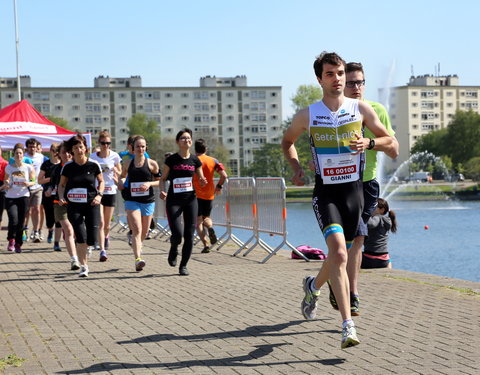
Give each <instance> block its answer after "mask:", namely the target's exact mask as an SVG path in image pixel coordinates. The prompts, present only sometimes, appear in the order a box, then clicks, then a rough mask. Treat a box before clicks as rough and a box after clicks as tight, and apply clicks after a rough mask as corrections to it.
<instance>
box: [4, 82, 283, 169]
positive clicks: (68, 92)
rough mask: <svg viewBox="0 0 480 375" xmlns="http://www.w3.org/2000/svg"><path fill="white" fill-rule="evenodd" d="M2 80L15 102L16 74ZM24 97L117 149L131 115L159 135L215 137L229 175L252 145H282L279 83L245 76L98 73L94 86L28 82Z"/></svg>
mask: <svg viewBox="0 0 480 375" xmlns="http://www.w3.org/2000/svg"><path fill="white" fill-rule="evenodd" d="M29 79H30V77H28V80H29ZM2 81H4V82H5V85H4V86H2V85H0V107H1V108H3V107H6V106H7V105H10V104H12V103H15V102H17V101H18V98H17V90H16V78H0V82H2ZM7 81H8V82H9V83H10V84H6V82H7ZM22 82H23V80H22ZM22 99H27V100H28V101H29V102H30V103H31V104H32V105H33V106H35V108H37V110H39V111H40V112H41V113H42V114H43V115H45V116H48V115H52V116H56V117H60V118H63V119H65V120H67V121H68V124H69V126H70V127H71V128H74V129H78V130H79V131H81V132H90V133H92V135H93V137H94V138H95V134H97V133H99V132H100V131H102V130H104V129H105V130H108V131H109V132H110V133H111V135H112V142H113V145H114V149H115V150H118V151H122V150H124V149H125V148H126V140H127V138H128V128H127V121H128V120H129V119H130V117H132V115H134V114H135V113H144V114H146V115H147V117H148V118H150V119H153V120H155V121H156V122H157V123H158V126H159V131H160V132H161V135H162V137H170V138H174V137H175V135H176V133H177V132H178V131H179V130H180V129H181V128H183V127H189V128H191V129H192V130H193V131H194V137H201V136H206V135H209V136H211V137H218V140H219V141H220V142H222V143H223V145H224V146H225V147H226V148H227V150H228V151H229V153H230V162H229V166H230V168H231V170H232V174H233V175H239V172H240V167H241V166H246V165H248V164H249V163H250V162H251V161H252V160H253V151H254V150H255V149H258V148H260V147H261V146H262V145H263V144H265V143H280V141H281V138H282V130H281V123H282V93H281V87H280V86H255V87H249V86H247V78H246V77H245V76H237V77H222V78H217V77H210V76H206V77H202V78H201V79H200V87H142V86H141V78H140V77H139V76H132V77H130V78H110V77H103V76H100V77H96V78H95V82H94V87H92V88H84V87H82V88H66V87H62V88H53V87H48V88H47V87H41V88H40V87H38V88H37V87H30V85H29V84H28V85H26V86H22Z"/></svg>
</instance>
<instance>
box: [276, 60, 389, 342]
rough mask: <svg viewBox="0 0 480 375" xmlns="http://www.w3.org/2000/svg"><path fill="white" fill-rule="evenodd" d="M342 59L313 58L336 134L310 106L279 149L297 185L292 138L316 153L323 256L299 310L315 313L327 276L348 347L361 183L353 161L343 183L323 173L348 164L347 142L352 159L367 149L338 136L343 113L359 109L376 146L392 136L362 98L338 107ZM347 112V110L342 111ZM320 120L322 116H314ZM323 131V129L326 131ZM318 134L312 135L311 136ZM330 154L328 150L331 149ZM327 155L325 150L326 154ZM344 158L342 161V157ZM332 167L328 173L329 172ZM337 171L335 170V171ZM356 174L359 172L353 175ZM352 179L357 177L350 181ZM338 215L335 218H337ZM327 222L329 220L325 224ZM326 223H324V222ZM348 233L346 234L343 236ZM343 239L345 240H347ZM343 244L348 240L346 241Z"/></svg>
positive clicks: (363, 141)
mask: <svg viewBox="0 0 480 375" xmlns="http://www.w3.org/2000/svg"><path fill="white" fill-rule="evenodd" d="M345 66H346V64H345V61H344V60H343V59H342V58H341V57H340V56H338V55H337V54H336V53H327V52H323V53H322V54H321V55H320V56H319V57H318V58H317V59H316V60H315V62H314V69H315V75H316V76H317V80H318V83H319V84H320V86H321V87H322V89H323V99H322V102H323V103H322V105H324V106H325V107H326V108H328V110H329V111H330V112H331V113H330V116H329V117H330V118H329V119H328V120H327V119H325V120H326V121H327V122H330V124H325V125H326V127H327V128H328V127H329V126H330V127H332V128H333V129H337V130H335V132H336V137H333V138H332V136H331V135H328V134H325V136H323V137H322V135H321V134H320V135H318V134H317V130H316V126H315V124H314V123H313V119H310V113H311V111H312V108H315V106H316V104H314V105H312V106H310V107H309V108H305V109H302V110H301V111H299V112H298V113H297V114H296V115H295V117H294V118H293V120H292V124H291V125H290V127H289V128H288V129H287V131H286V132H285V134H284V137H283V140H282V149H283V152H284V155H285V158H286V159H287V160H288V162H289V163H290V165H291V167H292V169H293V171H294V175H293V178H292V182H293V183H294V184H295V185H297V186H302V185H304V181H303V177H304V175H305V173H304V170H303V168H302V166H301V165H300V162H299V160H298V155H297V151H296V149H295V141H296V140H297V139H298V137H299V136H300V135H301V134H302V133H303V132H304V131H307V132H309V133H310V142H311V147H312V150H313V151H315V155H314V157H315V162H316V184H315V193H314V195H315V196H314V199H313V205H314V211H315V214H316V216H317V220H318V221H319V225H320V227H321V229H322V232H323V234H324V237H325V241H326V243H327V247H328V258H327V260H326V261H325V262H324V263H323V265H322V268H321V269H320V271H319V273H318V275H317V277H316V278H314V277H311V276H307V277H305V279H304V282H303V287H304V291H305V297H304V299H303V301H302V313H303V315H304V317H305V318H306V319H314V318H315V316H316V308H317V300H318V297H319V295H320V290H319V289H320V287H321V286H322V285H323V284H324V283H325V282H326V281H327V280H328V279H330V280H331V285H332V289H333V291H334V293H335V296H336V297H337V303H338V307H339V311H340V314H341V316H342V320H343V324H342V328H343V329H342V344H341V347H342V348H347V347H350V346H354V345H357V344H359V343H360V341H359V340H358V338H357V334H356V329H355V325H354V323H353V320H352V318H351V312H350V290H349V281H348V276H347V271H346V265H347V247H348V245H351V242H352V241H353V238H354V234H355V231H356V229H357V225H358V221H359V220H360V214H361V212H362V209H363V191H362V185H361V170H360V171H358V170H357V169H356V168H357V167H356V166H357V165H358V164H357V161H352V162H351V165H348V169H345V170H348V172H349V174H350V176H351V177H352V178H351V179H347V180H345V181H342V180H341V178H340V177H338V178H334V179H330V181H329V179H328V175H329V174H331V173H333V174H334V175H336V176H343V175H344V174H343V172H342V167H341V165H342V164H341V163H347V162H348V160H347V159H348V151H346V147H345V146H349V148H350V152H351V154H352V156H351V159H352V160H354V159H356V156H355V154H356V153H362V152H364V151H365V149H367V148H368V146H369V144H370V139H368V138H363V134H361V133H360V134H359V133H358V132H357V131H356V129H357V125H355V126H354V127H353V130H352V129H351V130H352V131H349V130H348V131H346V132H342V134H339V132H338V129H340V127H341V124H343V119H345V117H340V116H341V115H344V113H346V112H348V111H354V110H355V111H356V108H357V109H358V111H359V112H360V113H359V114H358V113H353V114H349V116H350V115H354V116H359V121H361V122H362V123H363V125H364V126H366V127H368V128H369V129H370V130H371V131H372V133H373V134H374V135H375V137H376V138H375V149H376V150H383V149H386V148H388V147H390V146H391V144H392V142H393V140H392V138H391V137H390V135H389V134H388V132H387V131H386V129H385V127H384V126H383V125H382V123H381V122H380V120H379V119H378V117H377V115H376V114H375V112H374V110H373V109H372V107H371V106H370V105H369V104H367V103H365V102H362V101H358V102H355V103H354V105H353V106H352V107H348V108H347V109H345V107H344V108H342V105H344V103H345V102H346V100H345V97H344V95H343V90H344V88H345ZM342 111H346V112H342ZM319 121H322V119H319ZM326 131H328V129H327V130H326ZM316 134H317V135H316ZM323 141H329V142H331V141H333V143H334V145H335V143H336V144H337V146H338V152H337V154H338V157H336V158H332V160H328V158H323V157H322V156H321V155H322V154H323V153H326V152H324V151H325V148H330V149H331V150H333V149H334V148H335V147H331V144H328V143H325V142H323ZM332 152H333V151H332ZM328 153H330V151H329V152H328ZM344 159H345V160H344ZM328 163H333V164H330V165H333V166H334V168H329V167H328V166H329V164H328ZM332 171H333V172H332ZM337 172H338V173H337ZM357 172H358V173H357ZM352 180H356V181H352ZM347 200H349V201H350V202H351V203H353V204H355V206H356V207H355V210H354V212H345V210H346V208H345V207H346V206H345V201H347ZM330 211H331V212H333V214H334V215H333V216H334V218H333V219H329V218H327V217H326V214H330ZM337 219H338V220H337ZM328 220H330V222H328ZM325 224H327V225H325ZM347 233H348V234H347ZM347 237H348V238H347ZM347 242H348V243H347Z"/></svg>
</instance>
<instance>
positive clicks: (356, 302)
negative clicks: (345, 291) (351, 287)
mask: <svg viewBox="0 0 480 375" xmlns="http://www.w3.org/2000/svg"><path fill="white" fill-rule="evenodd" d="M350 310H351V314H352V316H359V315H360V297H359V296H356V295H355V294H353V293H350Z"/></svg>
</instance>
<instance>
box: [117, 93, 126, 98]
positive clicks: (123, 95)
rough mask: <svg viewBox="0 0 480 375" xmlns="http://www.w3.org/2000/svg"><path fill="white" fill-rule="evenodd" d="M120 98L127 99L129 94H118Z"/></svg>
mask: <svg viewBox="0 0 480 375" xmlns="http://www.w3.org/2000/svg"><path fill="white" fill-rule="evenodd" d="M118 97H119V98H126V97H127V94H125V93H123V92H121V93H120V94H118Z"/></svg>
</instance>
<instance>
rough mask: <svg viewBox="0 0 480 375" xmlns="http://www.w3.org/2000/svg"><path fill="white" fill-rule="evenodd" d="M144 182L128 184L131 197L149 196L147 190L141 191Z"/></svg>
mask: <svg viewBox="0 0 480 375" xmlns="http://www.w3.org/2000/svg"><path fill="white" fill-rule="evenodd" d="M145 183H146V182H130V193H131V195H132V197H145V196H147V195H149V194H150V192H149V189H147V190H145V191H143V190H142V189H141V186H142V185H144V184H145Z"/></svg>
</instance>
